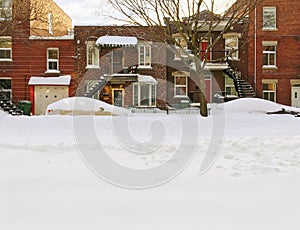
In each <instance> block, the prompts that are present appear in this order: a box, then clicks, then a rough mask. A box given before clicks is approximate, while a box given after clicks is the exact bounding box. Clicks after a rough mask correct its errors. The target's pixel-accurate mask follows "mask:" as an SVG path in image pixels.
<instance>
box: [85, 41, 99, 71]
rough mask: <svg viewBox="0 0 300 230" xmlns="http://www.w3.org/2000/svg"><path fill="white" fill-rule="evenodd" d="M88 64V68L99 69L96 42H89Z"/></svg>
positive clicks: (87, 49) (87, 48)
mask: <svg viewBox="0 0 300 230" xmlns="http://www.w3.org/2000/svg"><path fill="white" fill-rule="evenodd" d="M86 52H87V54H86V57H87V60H86V63H87V68H97V67H99V50H98V48H97V47H96V42H95V41H88V42H87V47H86Z"/></svg>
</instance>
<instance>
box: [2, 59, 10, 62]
mask: <svg viewBox="0 0 300 230" xmlns="http://www.w3.org/2000/svg"><path fill="white" fill-rule="evenodd" d="M3 61H7V62H12V61H13V60H12V59H0V62H3Z"/></svg>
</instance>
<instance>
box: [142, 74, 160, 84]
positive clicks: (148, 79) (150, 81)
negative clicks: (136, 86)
mask: <svg viewBox="0 0 300 230" xmlns="http://www.w3.org/2000/svg"><path fill="white" fill-rule="evenodd" d="M138 82H140V83H144V84H157V81H156V80H155V79H154V78H153V77H152V76H149V75H138Z"/></svg>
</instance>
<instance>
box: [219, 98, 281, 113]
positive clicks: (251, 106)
mask: <svg viewBox="0 0 300 230" xmlns="http://www.w3.org/2000/svg"><path fill="white" fill-rule="evenodd" d="M224 107H225V110H226V111H239V112H250V113H251V112H263V113H267V112H276V111H280V110H281V109H282V108H283V106H282V105H279V104H277V103H274V102H272V101H267V100H263V99H259V98H240V99H237V100H233V101H229V102H226V103H225V104H224Z"/></svg>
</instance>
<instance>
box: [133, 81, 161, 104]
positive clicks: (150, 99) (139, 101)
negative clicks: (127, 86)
mask: <svg viewBox="0 0 300 230" xmlns="http://www.w3.org/2000/svg"><path fill="white" fill-rule="evenodd" d="M142 85H148V86H149V104H148V105H141V86H142ZM135 86H137V90H138V92H137V95H138V99H137V100H138V103H137V104H136V103H135V98H134V95H135V90H136V89H135ZM153 87H154V94H155V95H154V98H155V100H154V104H152V89H153ZM156 94H157V84H145V83H140V82H136V83H134V84H133V99H132V100H133V105H134V106H137V107H141V108H143V107H156Z"/></svg>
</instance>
